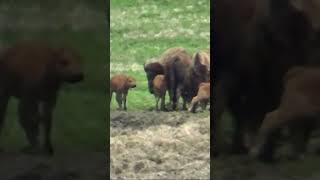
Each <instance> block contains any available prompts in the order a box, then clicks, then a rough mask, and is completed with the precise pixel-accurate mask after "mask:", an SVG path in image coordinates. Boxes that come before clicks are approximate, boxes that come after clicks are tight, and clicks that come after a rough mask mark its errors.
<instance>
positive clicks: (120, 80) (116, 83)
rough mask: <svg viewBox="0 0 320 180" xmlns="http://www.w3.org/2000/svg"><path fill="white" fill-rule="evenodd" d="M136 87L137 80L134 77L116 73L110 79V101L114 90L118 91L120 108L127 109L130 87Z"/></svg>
mask: <svg viewBox="0 0 320 180" xmlns="http://www.w3.org/2000/svg"><path fill="white" fill-rule="evenodd" d="M135 87H136V80H135V79H134V78H133V77H130V76H126V75H123V74H118V75H115V76H113V77H112V78H111V80H110V103H111V99H112V94H113V92H115V93H116V100H117V103H118V105H119V108H118V109H119V110H120V109H122V102H123V109H124V110H127V95H128V91H129V89H130V88H135Z"/></svg>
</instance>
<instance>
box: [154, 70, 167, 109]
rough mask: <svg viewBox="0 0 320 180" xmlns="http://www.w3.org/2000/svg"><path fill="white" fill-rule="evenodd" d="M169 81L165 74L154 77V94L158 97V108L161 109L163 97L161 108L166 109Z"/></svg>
mask: <svg viewBox="0 0 320 180" xmlns="http://www.w3.org/2000/svg"><path fill="white" fill-rule="evenodd" d="M166 91H167V83H166V79H165V77H164V75H161V74H160V75H157V76H156V77H155V78H154V79H153V94H154V96H155V98H156V108H155V109H156V110H159V100H160V99H161V107H160V108H161V110H165V98H166Z"/></svg>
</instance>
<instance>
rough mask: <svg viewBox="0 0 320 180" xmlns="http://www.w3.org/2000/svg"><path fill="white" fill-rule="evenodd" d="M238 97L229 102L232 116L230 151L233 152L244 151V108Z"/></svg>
mask: <svg viewBox="0 0 320 180" xmlns="http://www.w3.org/2000/svg"><path fill="white" fill-rule="evenodd" d="M239 99H240V98H239V97H237V98H236V99H234V100H233V101H232V102H231V103H230V111H231V113H232V115H233V116H234V121H233V123H234V124H233V126H234V132H233V138H232V152H234V153H246V152H247V149H246V147H245V142H244V135H245V133H244V132H245V127H246V126H245V122H246V120H245V119H244V118H245V117H246V116H245V110H243V103H242V102H241V100H239Z"/></svg>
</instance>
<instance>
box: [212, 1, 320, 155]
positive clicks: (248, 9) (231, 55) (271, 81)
mask: <svg viewBox="0 0 320 180" xmlns="http://www.w3.org/2000/svg"><path fill="white" fill-rule="evenodd" d="M214 13H215V14H214V17H216V21H215V22H216V25H215V26H214V29H213V30H214V31H215V32H214V34H215V37H216V39H215V43H214V45H215V47H214V48H215V54H214V55H215V56H216V57H215V64H214V66H213V67H214V82H215V86H214V88H213V93H214V96H213V98H214V103H213V105H214V111H213V117H214V118H215V121H214V123H215V124H214V126H213V127H214V128H212V131H213V136H214V137H213V141H214V142H215V144H214V146H215V147H214V154H213V155H214V156H215V155H217V153H218V151H219V150H221V147H222V144H223V143H222V141H221V138H220V137H219V135H220V134H221V132H220V131H221V125H220V124H221V122H220V121H221V116H222V113H223V112H224V111H225V110H227V109H228V110H229V111H230V112H231V114H232V115H233V117H234V125H235V126H234V136H233V141H232V143H233V148H232V149H233V150H234V151H235V152H241V153H242V152H247V150H248V149H247V148H246V146H245V143H244V137H245V135H249V137H253V135H254V134H255V133H256V131H257V130H258V128H259V126H260V124H261V121H262V119H263V117H264V115H265V114H266V113H267V112H270V111H272V110H273V109H274V108H276V106H277V105H278V104H279V101H280V97H281V92H282V89H283V84H282V78H283V76H284V74H285V73H286V72H287V70H288V69H290V68H291V67H293V66H297V65H305V64H310V63H314V64H319V61H317V60H314V59H313V58H311V56H314V55H311V54H314V52H316V49H317V48H314V47H313V45H314V44H319V42H317V43H314V37H315V34H316V33H315V29H314V28H313V25H312V23H311V21H310V20H309V18H308V17H307V15H306V13H305V12H304V11H300V10H299V9H297V8H295V7H294V6H293V5H292V2H291V1H290V0H258V1H257V0H244V1H241V2H238V1H237V2H236V1H232V0H224V1H220V2H217V3H216V7H215V11H214ZM314 57H315V56H314Z"/></svg>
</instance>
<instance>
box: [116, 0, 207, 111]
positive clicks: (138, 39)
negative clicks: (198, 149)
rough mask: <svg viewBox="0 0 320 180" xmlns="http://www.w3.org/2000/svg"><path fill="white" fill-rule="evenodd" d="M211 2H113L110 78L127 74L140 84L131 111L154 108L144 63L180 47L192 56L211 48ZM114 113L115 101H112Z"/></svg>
mask: <svg viewBox="0 0 320 180" xmlns="http://www.w3.org/2000/svg"><path fill="white" fill-rule="evenodd" d="M209 3H210V1H209V0H199V1H193V0H177V1H170V0H163V1H157V0H136V1H131V0H121V1H118V0H111V2H110V9H111V12H110V13H111V17H110V21H111V23H110V52H111V56H110V61H111V62H110V75H111V76H112V75H114V74H116V73H125V74H129V75H132V76H133V77H135V78H136V79H137V81H138V84H137V87H136V88H135V89H134V90H132V91H131V92H129V95H128V102H127V103H128V109H146V108H149V107H153V106H154V103H155V100H154V97H153V96H152V95H151V94H150V93H149V92H148V89H147V80H146V76H145V73H144V71H143V63H144V62H146V61H147V60H149V59H151V58H154V57H159V56H160V55H161V54H162V53H163V52H164V51H165V50H166V49H168V48H171V47H176V46H181V47H184V48H186V49H187V51H188V52H189V53H193V52H195V51H196V50H200V49H209V48H210V11H209V10H210V4H209ZM111 107H112V109H115V108H116V101H115V100H114V99H113V100H112V106H111Z"/></svg>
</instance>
